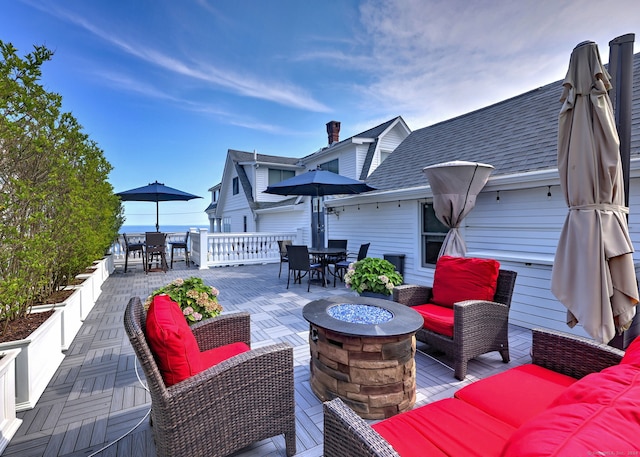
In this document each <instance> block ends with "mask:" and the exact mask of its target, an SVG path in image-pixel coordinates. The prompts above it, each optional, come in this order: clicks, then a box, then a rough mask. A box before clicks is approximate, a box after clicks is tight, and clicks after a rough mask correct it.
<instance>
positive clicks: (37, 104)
mask: <svg viewBox="0 0 640 457" xmlns="http://www.w3.org/2000/svg"><path fill="white" fill-rule="evenodd" d="M0 53H1V57H0V114H1V116H0V306H1V308H0V321H2V322H3V323H4V325H5V326H6V325H8V323H9V322H10V321H11V320H13V319H16V318H18V317H20V316H23V315H25V314H26V313H27V312H28V311H29V308H30V306H31V304H32V303H33V302H34V301H35V300H37V299H39V298H41V297H42V296H45V295H48V294H50V293H51V292H52V291H54V290H56V289H57V288H59V287H60V286H62V285H64V284H66V283H67V282H68V281H69V280H70V279H71V278H74V277H75V275H76V274H78V273H79V272H81V271H83V270H84V269H85V268H86V267H87V266H89V265H91V262H92V261H93V260H95V259H97V258H100V257H101V256H102V255H104V254H105V252H106V251H107V249H108V247H109V246H110V245H111V243H112V242H113V240H114V239H115V238H116V237H117V233H118V230H119V228H120V226H121V225H122V221H123V215H122V206H121V203H120V200H119V199H118V197H117V196H115V195H114V193H113V188H112V186H111V185H110V184H109V182H108V180H107V179H108V174H109V172H110V171H111V169H112V167H111V165H110V164H109V163H108V162H107V161H106V159H105V158H104V154H103V151H102V150H101V149H100V148H99V147H98V146H97V144H96V143H95V142H93V141H92V140H90V139H89V137H88V136H87V135H86V134H85V133H83V132H82V127H81V126H80V124H79V123H78V121H77V120H76V119H75V118H74V117H73V116H72V115H71V114H70V113H64V112H62V97H61V96H60V95H58V94H55V93H52V92H48V91H46V90H45V89H44V87H43V86H42V85H41V84H40V78H41V75H42V72H41V66H42V64H43V63H44V62H46V61H48V60H50V59H51V58H52V56H53V53H52V52H51V51H50V50H48V49H47V48H46V47H44V46H34V50H33V52H31V53H29V54H27V55H25V56H24V57H23V58H21V57H19V56H18V55H17V50H16V49H15V48H14V47H13V45H12V44H11V43H4V42H2V41H1V40H0Z"/></svg>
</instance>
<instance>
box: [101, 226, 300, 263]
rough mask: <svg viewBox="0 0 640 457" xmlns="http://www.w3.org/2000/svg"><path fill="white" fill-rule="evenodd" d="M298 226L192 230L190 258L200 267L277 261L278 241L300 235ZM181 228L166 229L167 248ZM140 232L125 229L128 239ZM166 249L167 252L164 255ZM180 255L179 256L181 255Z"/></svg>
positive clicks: (118, 254) (117, 248) (120, 250)
mask: <svg viewBox="0 0 640 457" xmlns="http://www.w3.org/2000/svg"><path fill="white" fill-rule="evenodd" d="M298 232H300V230H298V231H296V232H284V233H261V232H254V233H209V232H208V230H192V231H191V233H190V235H189V252H190V255H189V256H190V259H191V261H193V262H194V263H195V264H196V265H198V266H199V267H200V269H206V268H209V267H219V266H229V265H248V264H261V263H277V262H279V261H280V250H279V248H278V241H281V240H292V241H293V243H294V244H296V243H298V240H301V239H302V235H301V233H298ZM184 235H185V234H184V232H179V233H177V232H176V233H167V250H169V249H170V244H169V243H171V242H172V241H182V240H184ZM144 238H145V235H144V233H127V239H128V240H129V242H130V243H139V242H144ZM111 253H112V254H113V255H114V256H115V258H116V259H118V260H124V255H125V244H124V239H123V238H122V236H120V237H119V238H118V241H117V242H116V243H114V244H113V245H112V247H111ZM168 256H169V252H167V257H168ZM181 258H182V256H181Z"/></svg>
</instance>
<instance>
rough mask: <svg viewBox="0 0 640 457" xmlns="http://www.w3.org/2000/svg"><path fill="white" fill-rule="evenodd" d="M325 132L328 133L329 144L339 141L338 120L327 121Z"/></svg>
mask: <svg viewBox="0 0 640 457" xmlns="http://www.w3.org/2000/svg"><path fill="white" fill-rule="evenodd" d="M327 134H328V135H329V146H331V145H332V144H333V143H337V142H339V141H340V122H338V121H330V122H327Z"/></svg>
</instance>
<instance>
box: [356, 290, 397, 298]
mask: <svg viewBox="0 0 640 457" xmlns="http://www.w3.org/2000/svg"><path fill="white" fill-rule="evenodd" d="M358 295H360V296H361V297H372V298H380V299H382V300H391V295H385V294H378V293H375V292H369V291H367V290H365V291H364V292H360V293H359V294H358Z"/></svg>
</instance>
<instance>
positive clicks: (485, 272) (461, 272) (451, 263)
mask: <svg viewBox="0 0 640 457" xmlns="http://www.w3.org/2000/svg"><path fill="white" fill-rule="evenodd" d="M499 271H500V263H499V262H498V261H496V260H492V259H475V258H466V257H452V256H442V257H440V258H439V259H438V262H437V263H436V271H435V274H434V276H433V297H432V299H431V302H432V303H435V304H436V305H440V306H447V307H449V308H453V304H454V303H457V302H459V301H464V300H493V296H494V295H495V294H496V284H497V282H498V273H499Z"/></svg>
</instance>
